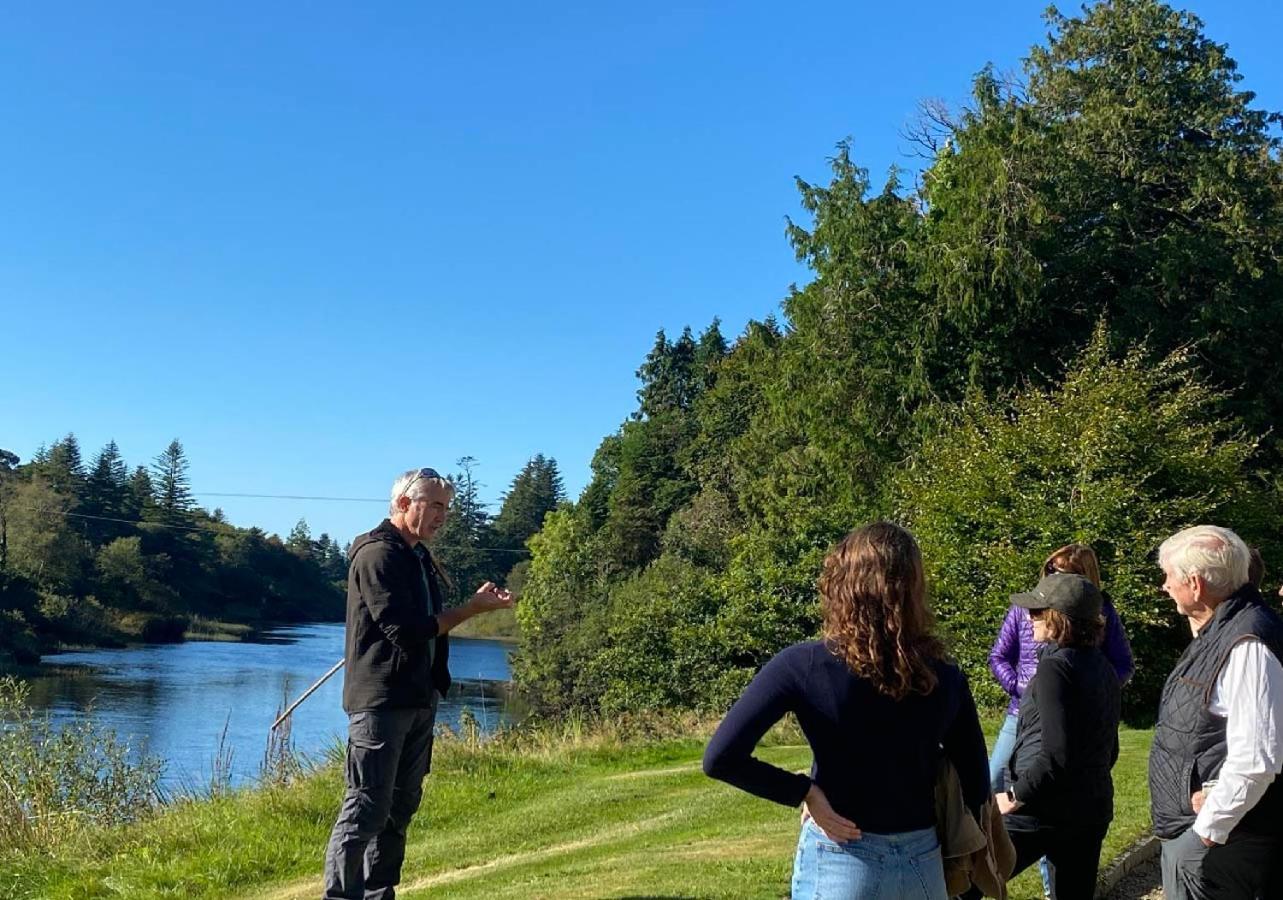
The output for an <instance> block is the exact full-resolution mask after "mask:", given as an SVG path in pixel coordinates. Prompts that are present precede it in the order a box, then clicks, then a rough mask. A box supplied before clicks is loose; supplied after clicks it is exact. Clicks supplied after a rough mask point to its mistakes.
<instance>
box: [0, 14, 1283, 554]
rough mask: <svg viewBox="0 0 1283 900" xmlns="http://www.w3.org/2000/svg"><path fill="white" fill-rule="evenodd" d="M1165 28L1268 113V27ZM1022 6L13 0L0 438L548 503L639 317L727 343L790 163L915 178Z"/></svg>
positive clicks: (299, 477)
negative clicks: (846, 157) (535, 497)
mask: <svg viewBox="0 0 1283 900" xmlns="http://www.w3.org/2000/svg"><path fill="white" fill-rule="evenodd" d="M1065 8H1066V9H1067V10H1068V9H1070V8H1074V9H1076V8H1077V7H1069V6H1066V7H1065ZM1190 8H1192V9H1193V10H1194V11H1195V12H1196V13H1198V14H1199V15H1200V16H1201V17H1202V18H1203V19H1204V21H1205V23H1206V25H1207V30H1208V33H1209V34H1210V35H1211V36H1212V37H1213V38H1214V39H1216V40H1218V41H1222V42H1225V43H1228V44H1229V46H1230V52H1231V55H1233V56H1234V57H1235V58H1236V59H1237V60H1238V62H1239V64H1240V68H1241V71H1242V72H1243V74H1244V75H1245V76H1246V77H1245V80H1244V83H1243V85H1244V87H1246V88H1248V89H1251V90H1255V91H1256V92H1257V94H1258V105H1260V106H1263V107H1266V108H1269V109H1283V71H1280V69H1279V67H1278V66H1277V64H1276V63H1275V62H1273V59H1272V52H1271V51H1272V50H1274V48H1273V47H1272V46H1271V44H1272V41H1273V40H1276V39H1277V35H1278V34H1280V33H1283V10H1281V8H1280V7H1279V6H1278V5H1277V4H1276V3H1274V2H1267V0H1244V2H1236V3H1234V4H1212V3H1210V2H1199V3H1196V4H1194V5H1193V6H1192V7H1190ZM1040 9H1041V4H1039V3H1015V2H1007V3H971V4H959V3H951V2H950V3H947V2H923V3H916V4H912V5H903V4H871V3H849V2H847V3H836V2H835V3H812V2H799V3H788V4H780V3H748V2H738V3H702V4H683V5H676V4H672V5H670V4H667V3H649V4H602V3H564V4H528V3H495V4H428V3H414V4H410V3H384V4H367V5H365V6H364V7H361V6H359V5H356V4H346V3H345V4H337V3H308V4H301V3H300V4H288V3H280V4H259V3H254V4H250V3H242V2H225V3H220V4H206V5H203V6H200V5H196V4H172V3H166V4H162V3H139V2H130V0H122V2H120V3H116V4H89V3H84V4H35V3H27V4H15V5H10V6H8V7H6V17H5V27H4V28H3V29H0V116H2V117H3V124H4V132H5V139H4V140H3V141H2V142H0V197H3V199H4V206H5V214H4V215H3V216H0V447H5V448H8V449H11V450H13V451H14V452H16V453H18V454H19V455H20V456H21V457H23V458H24V459H26V458H28V457H29V456H30V455H31V453H32V452H33V451H34V450H35V449H36V447H37V446H39V445H40V444H41V443H46V442H49V441H52V440H54V439H56V438H58V437H59V436H61V435H62V434H65V433H66V432H68V431H74V432H75V433H76V434H77V436H78V437H79V438H80V439H81V442H82V446H83V447H84V449H85V453H86V457H91V456H92V455H93V454H94V453H95V452H96V451H97V449H98V448H99V447H101V445H102V444H103V443H105V442H106V441H107V440H108V439H112V438H114V439H115V440H116V441H117V442H118V443H119V444H120V446H121V449H122V451H123V452H124V454H125V456H126V459H127V460H128V461H129V462H130V463H131V465H136V464H138V463H145V462H149V461H150V460H151V458H152V457H153V456H154V455H155V454H156V453H157V452H159V451H160V449H161V448H162V447H164V445H165V444H166V443H168V441H169V440H170V439H171V438H173V437H178V438H179V439H181V440H182V441H183V443H184V445H185V447H186V448H187V451H188V455H189V457H190V459H191V463H192V465H191V476H192V482H193V487H194V488H195V490H196V491H197V493H198V494H200V493H201V492H206V491H208V492H247V493H267V494H317V495H327V496H354V497H382V496H385V494H386V491H387V488H388V485H389V483H390V481H391V479H392V477H393V476H394V475H395V473H396V472H397V471H399V470H401V469H404V468H408V467H411V466H417V465H434V466H436V467H438V468H442V469H449V470H453V469H454V462H455V460H456V459H457V458H458V457H461V456H464V455H471V456H474V457H476V459H477V461H478V463H479V470H478V474H479V476H480V478H481V480H482V482H483V483H484V484H485V485H486V487H485V489H484V494H485V496H486V497H487V498H488V499H490V500H492V501H493V500H496V499H497V497H498V495H499V494H500V492H501V491H502V490H503V489H504V488H505V486H506V485H507V483H508V482H509V480H510V479H511V478H512V476H513V475H514V474H515V473H516V471H517V470H518V469H519V468H520V467H521V465H522V464H523V463H524V462H525V460H526V459H528V458H529V457H530V456H532V455H533V454H535V453H545V454H548V455H551V456H555V457H556V458H557V459H558V461H559V462H560V464H561V468H562V471H563V473H564V476H565V480H566V485H567V488H568V489H569V490H570V492H571V494H572V496H573V495H576V494H577V493H578V492H579V490H580V489H582V487H583V485H584V484H585V482H586V479H587V477H588V461H589V459H590V458H591V455H592V452H593V450H594V449H595V447H596V446H597V443H598V442H599V441H600V439H601V437H602V436H603V435H605V434H607V433H609V432H610V431H612V430H613V429H614V428H615V427H617V425H618V424H619V422H620V421H621V420H622V419H623V418H624V417H625V416H626V415H627V414H628V412H629V411H630V410H631V409H632V408H633V405H634V392H635V390H636V382H635V379H634V372H635V370H636V368H637V366H638V364H639V363H640V361H641V359H642V357H643V356H644V355H645V353H646V351H647V350H648V349H649V347H650V345H651V343H652V342H653V340H654V335H655V332H656V330H657V329H659V328H664V329H667V330H668V331H669V333H670V334H672V333H675V332H679V331H680V329H681V328H682V326H683V325H687V324H689V325H691V326H692V327H694V328H696V329H697V330H698V329H699V328H701V327H703V326H704V325H706V324H707V323H708V322H709V321H710V320H711V319H712V318H713V317H714V316H720V317H721V319H722V321H723V327H724V330H725V331H726V332H727V333H728V335H733V334H736V333H738V332H739V331H740V330H741V329H742V328H743V327H744V325H745V323H746V322H747V321H748V320H749V319H750V318H763V317H765V316H766V315H768V314H770V313H772V312H774V311H776V310H777V309H778V304H779V302H780V300H781V299H782V298H783V297H784V296H785V294H786V292H787V289H788V285H789V284H790V282H794V281H804V280H805V278H806V272H805V271H804V270H802V269H800V268H799V267H798V266H797V264H796V263H795V262H794V260H793V256H792V253H791V251H790V249H789V247H788V245H787V243H786V241H785V239H784V236H783V228H784V217H785V216H786V215H797V214H798V213H799V209H798V205H797V193H796V190H795V188H794V184H793V177H794V176H795V175H800V176H802V177H803V178H807V179H809V180H821V179H824V177H825V174H826V158H827V157H828V156H830V155H831V154H832V151H833V146H834V144H835V143H836V142H837V141H838V140H840V139H842V138H843V137H844V136H847V135H850V136H851V137H852V138H853V140H854V152H855V155H856V157H857V159H858V160H859V161H860V162H861V163H862V164H864V165H866V166H868V167H869V168H870V170H872V172H873V173H874V178H875V180H880V179H881V178H882V174H883V173H884V172H885V171H886V170H887V168H888V167H889V166H891V165H892V164H900V165H904V166H909V167H914V166H916V165H917V164H918V161H917V160H916V159H914V158H913V157H912V156H910V155H908V154H909V153H910V149H911V148H910V146H909V145H908V144H907V142H906V141H905V140H904V139H903V138H902V137H901V136H900V133H901V131H902V129H903V128H904V126H905V125H906V124H907V123H908V122H909V121H911V119H912V117H913V113H914V109H915V106H916V104H917V102H918V101H919V100H921V99H924V98H929V97H938V98H942V99H944V100H946V101H949V102H951V103H954V104H957V103H959V102H961V101H963V100H965V98H966V96H967V91H968V86H969V83H970V79H971V76H972V75H973V74H974V73H975V72H976V71H977V70H979V69H980V68H981V67H982V66H983V65H984V64H985V63H986V62H993V63H995V64H996V65H998V66H999V67H1000V68H1014V67H1016V66H1017V65H1018V63H1019V60H1020V58H1021V57H1022V56H1023V55H1024V54H1025V52H1026V51H1027V49H1028V47H1029V46H1030V45H1031V44H1033V43H1035V42H1039V41H1041V40H1042V38H1043V36H1044V34H1045V27H1044V25H1043V23H1042V21H1041V19H1040V17H1039V10H1040ZM200 499H201V500H202V502H203V504H204V505H207V506H211V507H212V506H216V505H218V506H222V507H223V508H224V509H225V510H226V512H227V513H228V515H229V517H230V518H231V520H232V521H233V522H236V523H237V524H242V525H250V524H258V525H261V526H263V527H266V528H268V529H269V530H274V531H279V532H282V533H283V532H285V531H287V530H288V529H289V528H290V526H291V525H292V524H293V523H294V522H295V521H296V520H297V519H298V518H300V517H306V518H307V519H308V521H309V523H311V525H312V527H313V531H314V532H318V533H319V532H320V531H328V532H330V533H331V534H334V535H336V536H337V537H339V538H340V539H341V540H347V539H349V538H350V537H351V536H352V535H354V534H355V533H357V532H360V531H363V530H366V529H367V528H369V527H370V526H371V525H373V524H374V523H375V521H376V520H377V519H378V518H379V516H380V514H381V510H380V508H379V507H378V506H376V505H372V504H365V505H362V504H341V503H324V502H308V501H284V500H250V499H240V500H238V499H234V498H214V497H202V498H200Z"/></svg>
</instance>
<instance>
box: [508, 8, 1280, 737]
mask: <svg viewBox="0 0 1283 900" xmlns="http://www.w3.org/2000/svg"><path fill="white" fill-rule="evenodd" d="M1047 16H1048V24H1049V37H1048V40H1047V42H1046V43H1045V44H1044V45H1041V46H1037V47H1034V48H1033V49H1032V50H1031V51H1030V54H1029V57H1028V59H1027V60H1026V62H1025V65H1024V70H1023V74H1022V76H1021V77H1019V78H1015V77H1004V76H1000V75H999V74H998V73H997V72H995V71H994V70H993V69H992V68H988V67H986V68H985V69H983V70H982V71H981V72H980V74H979V75H978V76H977V77H976V79H975V82H974V85H973V100H972V102H971V104H970V106H969V107H968V108H966V109H963V110H961V111H959V112H956V113H955V112H951V111H949V110H947V109H945V108H944V107H942V106H940V105H939V104H929V105H927V106H925V107H924V110H923V113H924V114H923V118H922V120H921V124H920V125H919V126H918V127H917V128H915V129H914V130H913V134H912V137H913V138H914V140H916V141H917V143H918V144H919V145H920V146H921V147H922V149H923V151H924V153H925V154H927V155H928V158H929V160H930V165H929V168H927V169H926V170H925V171H924V172H923V174H922V176H921V178H920V179H919V180H918V182H917V183H916V184H915V185H914V186H913V187H912V188H910V187H907V186H906V185H904V184H903V183H902V182H901V180H900V177H899V174H898V173H897V172H895V171H892V173H891V174H890V176H889V178H888V179H887V181H886V182H885V184H883V185H882V186H881V187H875V186H874V185H873V184H872V183H871V182H870V179H869V176H868V173H867V172H866V171H865V170H863V169H862V168H860V167H859V166H858V165H857V164H856V163H855V162H854V161H853V159H852V156H851V152H850V146H849V145H848V144H846V143H843V144H841V145H839V147H838V151H837V155H836V157H835V158H834V159H833V160H832V178H831V179H830V180H829V182H828V183H827V184H810V183H807V182H804V181H802V180H800V179H799V180H798V188H799V191H800V194H801V203H802V207H803V209H804V210H805V212H806V214H807V218H806V221H804V222H790V223H789V225H788V228H787V235H788V240H789V242H790V244H791V245H792V248H793V250H794V252H795V253H796V255H797V258H798V259H799V260H800V261H802V262H804V263H805V264H806V265H807V266H809V268H810V270H811V273H812V275H813V277H812V279H811V281H810V282H809V283H808V284H806V285H805V286H803V287H800V288H796V287H795V288H793V289H791V290H790V293H789V295H788V296H787V298H786V299H785V300H784V302H783V317H782V319H781V320H779V321H776V320H775V319H773V318H768V319H766V320H765V321H761V322H752V323H750V324H749V325H748V327H747V328H746V329H745V330H744V332H743V333H742V334H740V335H739V336H738V337H737V338H736V339H735V340H734V341H733V342H732V343H730V344H729V345H728V343H727V341H726V340H725V339H724V338H723V336H722V334H721V332H720V329H719V327H718V323H717V322H714V323H713V324H712V325H711V326H710V327H708V328H707V329H706V330H704V331H703V332H702V333H701V334H700V335H699V336H698V337H696V336H695V335H694V334H693V333H692V332H691V331H690V330H689V329H688V330H687V331H685V332H683V334H682V335H681V336H680V337H678V338H677V339H676V340H670V339H669V338H668V337H667V336H666V335H665V334H664V333H663V332H661V333H660V335H659V336H658V338H657V340H656V343H655V346H654V348H653V349H652V351H651V352H650V354H649V355H648V356H647V358H646V359H645V361H644V362H643V364H642V366H641V368H640V369H639V371H638V377H639V379H640V381H641V388H640V390H639V392H638V405H637V408H636V409H635V410H634V411H633V413H632V414H631V415H630V416H629V418H628V420H627V421H626V422H625V423H624V424H623V425H622V426H621V428H620V429H619V431H618V432H617V433H615V434H612V435H610V436H608V437H606V438H605V439H604V440H603V442H602V443H601V446H600V447H599V449H598V450H597V453H596V456H595V457H594V459H593V463H592V480H591V482H590V484H589V485H588V487H587V488H586V489H585V491H584V492H583V494H582V495H581V496H580V498H579V499H578V501H577V502H575V503H573V504H567V505H565V506H563V507H562V508H561V509H559V510H558V511H556V512H555V513H553V514H552V515H551V516H549V518H548V520H547V522H546V524H545V526H544V528H543V529H542V531H540V532H539V533H538V534H537V535H536V536H535V537H534V538H533V539H532V540H531V541H530V546H531V548H532V550H533V558H532V560H531V562H530V565H529V569H528V572H527V574H526V579H525V585H524V587H525V592H524V597H523V600H522V602H521V604H520V605H519V607H518V618H519V620H520V622H521V625H522V630H523V636H524V642H523V645H522V648H521V651H520V654H519V656H518V658H517V660H516V666H515V672H516V677H517V679H518V681H519V683H520V685H521V687H522V688H523V689H524V690H525V692H526V693H527V694H528V696H529V697H530V699H531V700H532V701H533V702H534V703H535V704H536V706H537V707H538V708H539V709H541V710H543V711H545V712H549V713H554V714H556V713H565V712H569V711H588V710H600V711H604V712H606V713H612V712H616V711H620V710H627V709H636V708H654V707H702V708H711V709H716V708H721V707H723V706H724V704H726V703H727V702H728V700H729V699H730V698H732V697H733V696H735V695H736V694H737V692H738V691H739V690H740V689H741V688H742V687H743V686H744V684H745V683H746V682H747V680H748V679H749V678H750V677H751V676H752V675H753V673H754V672H755V671H756V669H757V668H758V667H760V665H761V664H762V663H763V662H764V661H765V660H766V659H768V658H769V657H770V656H771V655H772V654H774V653H775V652H776V651H778V650H779V649H780V648H782V647H783V646H785V645H787V644H789V643H792V642H795V641H798V640H803V639H807V638H809V637H812V636H814V635H815V634H816V631H817V625H818V598H817V595H816V590H815V581H816V577H817V574H818V571H819V564H820V561H821V559H822V558H823V555H824V553H825V552H826V550H827V549H828V548H829V547H830V546H831V545H832V543H833V542H834V541H835V540H836V539H837V538H838V537H840V536H841V535H842V534H843V533H845V532H846V531H847V530H849V529H850V528H852V527H853V526H855V525H857V524H860V523H863V522H866V521H869V520H871V519H875V518H879V517H890V518H893V519H896V520H899V521H902V522H904V523H906V524H908V525H909V526H910V527H912V528H913V529H914V530H915V532H916V533H917V535H918V537H919V538H920V540H921V543H922V547H923V551H924V555H925V558H926V562H927V566H928V576H929V580H930V585H931V591H932V601H933V606H934V608H935V611H936V614H937V617H938V619H939V621H940V623H941V625H942V628H943V630H944V632H945V634H946V635H947V637H948V638H949V641H950V643H951V647H952V651H953V653H954V654H955V655H956V656H957V658H958V659H959V660H960V661H961V662H962V663H963V664H964V666H965V667H966V668H967V670H968V671H969V673H970V675H971V679H972V683H973V687H974V688H975V690H976V691H977V693H978V694H979V695H980V696H982V697H988V698H989V699H992V700H995V701H996V700H998V696H997V695H998V690H997V688H996V685H994V684H993V683H992V679H991V678H990V677H989V675H988V673H987V669H986V666H985V656H986V654H987V651H988V649H989V646H990V643H991V641H992V639H993V636H994V634H995V633H996V631H997V628H998V625H999V623H1000V621H1001V618H1002V615H1003V612H1004V611H1005V609H1006V607H1007V604H1008V598H1009V595H1010V594H1011V593H1013V592H1014V591H1017V590H1023V589H1027V588H1028V587H1029V586H1030V585H1031V584H1032V583H1033V582H1034V580H1035V578H1036V577H1037V575H1038V566H1039V564H1040V563H1041V562H1042V560H1043V559H1044V558H1045V557H1046V555H1047V554H1048V553H1049V552H1050V551H1051V550H1053V549H1055V548H1056V547H1058V546H1060V545H1061V544H1064V543H1067V542H1070V541H1084V542H1087V543H1090V544H1092V545H1093V546H1094V547H1095V548H1096V550H1097V552H1098V553H1099V555H1100V558H1101V561H1102V564H1103V567H1104V570H1105V572H1104V575H1105V579H1106V582H1107V584H1106V588H1107V590H1108V591H1109V592H1110V593H1111V594H1112V596H1113V598H1114V600H1115V602H1116V604H1117V606H1118V608H1119V611H1120V614H1121V616H1122V619H1123V621H1124V623H1125V625H1126V627H1127V629H1128V631H1129V633H1130V635H1131V638H1132V642H1133V647H1134V649H1135V651H1136V654H1137V657H1138V664H1139V666H1138V673H1137V676H1136V678H1135V680H1134V682H1133V683H1132V685H1131V686H1129V688H1128V690H1127V692H1126V694H1127V697H1128V700H1129V702H1130V703H1131V704H1132V705H1133V707H1134V708H1141V709H1144V708H1149V707H1150V706H1151V705H1152V702H1153V699H1154V696H1155V691H1156V686H1157V685H1158V684H1159V683H1160V682H1161V679H1162V678H1163V677H1164V676H1165V675H1166V673H1167V671H1168V670H1169V668H1170V664H1171V662H1172V657H1173V655H1174V654H1175V653H1176V652H1177V650H1178V648H1179V647H1181V646H1183V645H1184V644H1185V643H1186V642H1187V641H1188V632H1187V631H1186V630H1183V628H1182V627H1181V626H1180V625H1179V623H1178V620H1177V618H1176V617H1175V615H1174V613H1173V610H1172V606H1171V603H1170V601H1169V600H1168V599H1167V598H1166V597H1165V596H1164V595H1162V593H1161V592H1160V591H1159V590H1158V588H1157V585H1158V583H1159V581H1160V580H1161V579H1160V576H1159V571H1158V569H1157V566H1156V565H1155V562H1154V559H1153V551H1154V549H1155V548H1156V547H1157V545H1158V543H1159V542H1160V541H1161V540H1162V539H1163V538H1164V537H1165V536H1166V535H1168V534H1170V533H1172V532H1174V531H1175V530H1177V529H1178V528H1180V527H1183V526H1185V525H1188V524H1192V523H1194V522H1199V521H1212V522H1217V523H1221V524H1225V525H1229V526H1231V527H1233V528H1235V529H1236V530H1238V531H1239V532H1240V533H1241V534H1242V535H1243V536H1244V537H1245V538H1246V539H1247V540H1248V541H1249V542H1250V543H1253V544H1256V545H1258V546H1260V547H1261V548H1262V550H1263V552H1264V554H1265V558H1266V561H1267V564H1268V566H1269V567H1270V568H1271V569H1272V570H1274V571H1277V570H1278V568H1279V565H1280V564H1281V563H1283V540H1281V539H1280V523H1281V522H1283V500H1281V495H1283V490H1281V487H1280V485H1281V482H1283V444H1280V436H1279V434H1278V432H1277V430H1276V426H1277V423H1278V422H1280V421H1283V389H1280V384H1283V353H1281V352H1280V347H1279V335H1280V334H1281V333H1283V261H1281V259H1283V257H1281V255H1280V253H1279V248H1280V247H1283V165H1281V163H1280V141H1279V138H1278V134H1277V132H1278V126H1279V123H1280V121H1283V120H1281V118H1280V116H1279V115H1278V114H1276V113H1270V112H1265V111H1262V110H1259V109H1257V108H1255V107H1254V106H1253V95H1252V94H1251V93H1249V92H1246V91H1242V90H1240V89H1239V88H1238V86H1237V83H1238V81H1239V79H1240V76H1239V74H1238V72H1237V70H1236V66H1235V63H1234V62H1233V60H1232V59H1231V58H1230V57H1229V56H1228V54H1227V51H1226V48H1225V47H1224V46H1223V45H1220V44H1217V43H1215V42H1214V41H1212V40H1210V39H1209V38H1208V37H1207V36H1206V35H1205V34H1204V33H1203V30H1202V24H1201V23H1200V22H1199V20H1198V19H1196V18H1195V17H1193V16H1192V15H1189V14H1187V13H1183V12H1178V11H1175V10H1173V9H1171V8H1169V7H1167V6H1165V5H1163V4H1161V3H1157V2H1153V0H1112V2H1101V3H1097V4H1095V5H1092V6H1090V7H1088V8H1086V9H1085V10H1084V11H1083V13H1082V14H1081V15H1080V16H1077V17H1065V16H1062V15H1061V14H1059V13H1058V12H1056V11H1055V10H1054V9H1053V10H1051V11H1049V12H1048V14H1047Z"/></svg>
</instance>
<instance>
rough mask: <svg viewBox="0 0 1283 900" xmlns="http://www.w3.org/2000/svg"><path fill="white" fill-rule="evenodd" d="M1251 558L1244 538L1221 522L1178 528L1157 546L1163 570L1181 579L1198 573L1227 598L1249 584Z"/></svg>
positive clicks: (1212, 587) (1208, 584) (1215, 591)
mask: <svg viewBox="0 0 1283 900" xmlns="http://www.w3.org/2000/svg"><path fill="white" fill-rule="evenodd" d="M1249 558H1250V557H1249V555H1248V549H1247V544H1245V543H1243V539H1242V538H1241V537H1239V536H1238V535H1237V534H1235V533H1234V532H1232V531H1230V530H1229V529H1228V528H1221V527H1220V526H1219V525H1195V526H1194V527H1193V528H1186V529H1185V530H1184V531H1178V532H1176V534H1174V535H1172V536H1171V537H1169V538H1168V539H1167V540H1165V541H1163V543H1162V546H1160V547H1159V548H1158V564H1159V565H1160V566H1162V568H1163V571H1164V572H1166V573H1167V574H1169V575H1175V576H1176V577H1178V578H1188V577H1189V576H1191V575H1197V576H1199V577H1200V578H1202V579H1203V581H1204V582H1206V583H1207V586H1208V588H1209V589H1211V590H1212V591H1213V592H1214V593H1216V594H1220V595H1221V596H1225V597H1228V596H1229V595H1230V594H1232V593H1234V592H1235V591H1236V590H1238V589H1239V588H1241V587H1242V586H1243V585H1245V584H1247V567H1248V560H1249Z"/></svg>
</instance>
